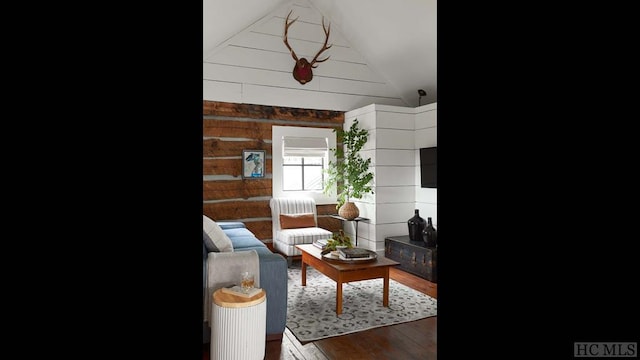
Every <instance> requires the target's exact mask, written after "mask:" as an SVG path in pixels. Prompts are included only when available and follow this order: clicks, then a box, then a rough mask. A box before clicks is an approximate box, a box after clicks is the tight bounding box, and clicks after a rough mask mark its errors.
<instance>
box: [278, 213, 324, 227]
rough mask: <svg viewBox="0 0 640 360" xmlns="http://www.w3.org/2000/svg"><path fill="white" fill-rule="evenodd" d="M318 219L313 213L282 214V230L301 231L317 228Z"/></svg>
mask: <svg viewBox="0 0 640 360" xmlns="http://www.w3.org/2000/svg"><path fill="white" fill-rule="evenodd" d="M315 226H316V219H315V217H314V216H313V213H302V214H280V228H281V229H299V228H308V227H315Z"/></svg>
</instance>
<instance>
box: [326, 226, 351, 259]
mask: <svg viewBox="0 0 640 360" xmlns="http://www.w3.org/2000/svg"><path fill="white" fill-rule="evenodd" d="M340 248H346V249H351V248H353V244H351V237H350V236H349V235H347V234H345V232H344V230H342V229H341V230H339V231H337V232H334V233H333V235H332V236H331V239H329V241H327V246H326V247H325V248H324V250H323V251H322V253H323V254H326V253H328V252H330V251H331V252H333V251H337V250H338V249H340Z"/></svg>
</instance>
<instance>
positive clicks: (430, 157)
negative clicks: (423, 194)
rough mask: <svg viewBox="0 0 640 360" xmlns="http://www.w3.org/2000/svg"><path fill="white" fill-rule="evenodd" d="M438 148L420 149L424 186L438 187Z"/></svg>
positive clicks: (421, 176) (422, 183) (421, 178)
mask: <svg viewBox="0 0 640 360" xmlns="http://www.w3.org/2000/svg"><path fill="white" fill-rule="evenodd" d="M437 152H438V148H437V147H435V146H434V147H427V148H421V149H420V185H421V187H423V188H437V187H438V155H437Z"/></svg>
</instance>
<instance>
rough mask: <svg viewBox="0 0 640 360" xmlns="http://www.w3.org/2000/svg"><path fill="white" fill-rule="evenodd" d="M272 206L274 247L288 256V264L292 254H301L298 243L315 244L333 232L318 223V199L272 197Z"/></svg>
mask: <svg viewBox="0 0 640 360" xmlns="http://www.w3.org/2000/svg"><path fill="white" fill-rule="evenodd" d="M269 206H270V207H271V217H272V220H273V247H274V249H275V250H276V251H278V252H279V253H281V254H283V255H285V256H286V257H287V262H288V263H289V265H290V264H291V260H292V258H294V257H300V255H302V253H301V252H300V250H298V249H296V247H295V245H299V244H312V243H313V242H314V241H315V240H319V239H329V238H331V236H332V235H333V233H332V232H331V231H329V230H326V229H323V228H320V227H318V214H317V209H316V202H315V200H313V199H312V198H272V199H271V201H270V202H269ZM281 215H282V217H281ZM281 220H282V221H281ZM283 222H284V224H283Z"/></svg>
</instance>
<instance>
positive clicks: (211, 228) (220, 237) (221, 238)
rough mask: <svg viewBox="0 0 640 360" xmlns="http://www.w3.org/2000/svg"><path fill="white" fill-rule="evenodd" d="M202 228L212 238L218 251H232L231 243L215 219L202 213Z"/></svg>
mask: <svg viewBox="0 0 640 360" xmlns="http://www.w3.org/2000/svg"><path fill="white" fill-rule="evenodd" d="M202 230H204V232H205V233H207V235H209V237H210V238H211V240H213V243H214V244H215V245H216V247H217V248H218V249H219V250H220V252H233V243H231V239H229V236H227V234H225V233H224V231H222V229H221V228H220V225H218V224H216V222H215V221H213V220H211V219H210V218H208V217H207V216H206V215H202Z"/></svg>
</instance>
